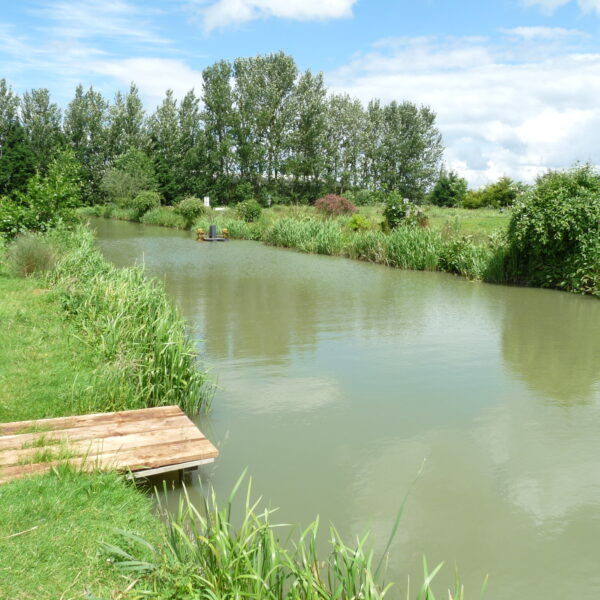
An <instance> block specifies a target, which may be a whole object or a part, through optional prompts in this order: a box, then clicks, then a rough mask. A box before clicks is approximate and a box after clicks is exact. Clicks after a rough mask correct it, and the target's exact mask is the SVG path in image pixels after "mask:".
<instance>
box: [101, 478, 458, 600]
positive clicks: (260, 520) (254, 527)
mask: <svg viewBox="0 0 600 600" xmlns="http://www.w3.org/2000/svg"><path fill="white" fill-rule="evenodd" d="M240 483H241V479H240V480H239V481H238V483H237V484H236V486H235V487H234V491H233V492H232V494H231V495H230V497H229V499H228V500H227V502H226V504H225V506H224V507H222V508H219V507H218V504H217V501H216V498H215V494H214V492H212V494H209V495H208V497H209V498H210V500H209V501H207V500H206V499H203V505H202V506H201V507H200V510H199V509H198V508H197V507H196V506H194V504H193V503H192V502H191V501H190V498H189V497H188V496H187V493H186V494H185V496H184V497H183V498H182V499H181V500H180V504H179V510H178V511H177V512H176V513H175V514H168V513H166V512H165V514H164V522H165V533H164V535H163V539H162V541H161V542H160V543H159V544H152V543H150V542H148V541H147V540H144V539H143V538H141V537H139V536H137V535H135V534H132V533H128V532H122V535H123V545H105V548H106V550H107V551H108V552H109V553H110V554H112V556H113V561H114V564H115V565H116V566H117V567H118V568H120V569H121V570H122V571H123V572H124V573H125V574H127V575H129V576H134V577H135V578H136V579H137V580H141V581H140V585H138V586H137V587H136V588H135V589H134V590H133V592H132V593H133V596H132V597H134V598H153V599H155V600H158V599H161V600H166V599H173V600H174V599H177V600H192V599H196V598H207V599H209V598H210V599H213V600H217V599H237V600H245V599H248V600H250V599H252V600H256V599H261V600H263V599H264V600H382V599H383V598H385V597H386V596H387V595H388V592H389V591H390V589H391V588H392V584H390V583H386V582H385V578H384V577H385V573H384V566H385V561H384V557H382V558H381V559H379V560H376V557H375V556H374V553H373V551H372V550H371V549H369V547H368V544H367V538H368V536H366V535H365V536H363V537H362V538H361V539H358V540H357V542H356V544H355V545H353V546H349V545H347V544H346V543H345V542H344V541H343V540H342V539H341V537H340V535H339V533H338V532H337V530H336V529H335V527H333V526H330V529H329V552H328V554H327V556H320V555H319V554H318V550H317V548H318V543H317V539H318V534H319V520H318V518H317V519H316V520H315V521H314V522H313V523H311V524H310V525H309V526H308V527H307V528H306V529H305V530H304V531H302V532H299V533H297V534H296V535H294V534H293V532H289V531H287V530H288V529H289V526H286V525H281V524H276V523H273V522H272V515H273V513H274V512H275V511H274V510H268V509H259V504H260V500H258V501H252V500H251V486H250V485H249V486H248V488H247V489H248V491H247V494H246V500H245V505H244V506H243V508H242V511H241V518H239V519H238V520H239V525H237V526H235V525H234V524H233V520H234V514H233V513H234V511H233V505H234V497H235V493H236V491H237V490H238V488H239V486H240ZM400 515H401V511H400V513H399V515H398V518H397V519H396V522H395V524H394V527H393V529H392V534H391V536H390V540H389V543H388V545H387V548H386V551H385V552H384V555H385V554H386V553H387V550H389V546H390V544H391V542H392V540H393V537H394V535H395V533H396V531H397V529H398V523H399V520H400ZM286 531H287V535H286V538H287V539H285V540H284V541H281V539H280V533H281V534H284V533H286ZM423 564H424V576H423V583H422V585H421V586H420V588H418V589H417V590H416V591H415V592H416V593H415V595H414V596H413V595H411V590H410V586H408V587H407V590H406V592H405V593H406V598H407V599H408V598H411V597H414V598H416V599H417V600H435V596H434V594H433V590H432V582H433V579H434V578H435V576H436V575H437V573H438V572H439V570H440V569H441V567H442V564H440V565H438V566H436V567H435V568H434V569H433V570H431V571H430V570H429V569H428V567H427V563H426V561H425V560H424V561H423ZM448 597H449V598H450V599H451V600H452V599H455V600H458V599H459V598H463V590H462V586H461V585H460V583H458V582H457V583H456V587H455V590H454V591H449V592H448Z"/></svg>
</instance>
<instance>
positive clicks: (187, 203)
mask: <svg viewBox="0 0 600 600" xmlns="http://www.w3.org/2000/svg"><path fill="white" fill-rule="evenodd" d="M175 212H176V213H177V214H179V215H181V216H182V217H183V219H184V220H185V225H186V227H188V228H189V227H191V226H192V224H193V223H194V221H195V220H196V219H198V218H199V217H201V216H202V215H203V214H205V213H206V207H205V206H204V201H203V200H200V198H196V197H195V196H189V197H188V198H184V199H183V200H181V202H179V203H178V204H177V206H176V207H175Z"/></svg>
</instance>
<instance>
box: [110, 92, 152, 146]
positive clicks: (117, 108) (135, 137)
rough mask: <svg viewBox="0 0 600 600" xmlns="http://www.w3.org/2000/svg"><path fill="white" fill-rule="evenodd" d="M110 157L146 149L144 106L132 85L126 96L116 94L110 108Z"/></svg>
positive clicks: (146, 136)
mask: <svg viewBox="0 0 600 600" xmlns="http://www.w3.org/2000/svg"><path fill="white" fill-rule="evenodd" d="M108 145H109V152H110V155H111V156H112V157H113V158H114V157H116V156H121V155H122V154H124V153H125V152H126V151H127V150H129V148H136V149H137V150H147V149H148V133H147V129H146V115H145V111H144V105H143V103H142V100H141V98H140V95H139V90H138V88H137V86H136V85H135V84H134V83H132V84H131V86H130V88H129V92H128V93H127V94H126V95H123V94H121V92H117V94H116V95H115V100H114V103H113V104H112V106H111V107H110V126H109V128H108Z"/></svg>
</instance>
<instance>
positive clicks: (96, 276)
mask: <svg viewBox="0 0 600 600" xmlns="http://www.w3.org/2000/svg"><path fill="white" fill-rule="evenodd" d="M65 236H66V237H65ZM60 243H61V244H62V245H63V247H64V246H65V245H66V247H68V251H66V252H65V254H64V256H63V258H62V259H61V260H60V261H59V262H58V263H57V266H56V268H55V269H54V271H53V272H52V273H51V274H50V275H49V277H48V282H49V285H50V286H51V287H52V288H53V289H54V290H56V293H57V294H58V295H59V297H60V301H61V304H62V307H63V310H64V311H65V313H66V314H67V315H68V316H69V318H70V320H71V321H72V322H73V323H74V324H75V326H76V327H77V329H78V332H79V336H80V338H81V339H82V340H83V341H84V342H86V343H87V344H89V345H91V346H92V347H93V349H94V353H95V355H97V356H98V357H99V358H100V359H101V361H102V370H101V371H97V372H96V376H97V377H96V381H97V382H98V387H99V388H100V389H101V390H102V393H101V394H97V393H96V394H88V395H87V396H86V397H85V398H84V399H83V400H84V402H83V403H82V404H81V405H80V407H79V409H80V410H81V412H94V411H110V410H128V409H135V408H145V407H152V406H168V405H171V404H178V405H179V406H180V407H181V408H182V409H183V410H185V411H186V412H189V413H197V412H199V411H200V410H201V409H206V408H208V405H209V402H210V398H211V388H210V386H209V385H208V383H207V379H206V376H205V375H204V373H203V372H202V371H200V370H199V364H198V357H197V353H196V350H195V348H194V345H193V342H192V341H191V339H190V338H189V336H188V333H187V330H186V324H185V322H184V321H183V319H182V317H181V316H180V314H179V312H178V310H177V309H176V308H175V306H174V305H173V303H172V302H171V301H170V299H169V298H168V297H167V295H166V292H165V290H164V286H163V284H162V282H160V281H158V280H156V279H149V278H147V277H145V275H144V273H143V271H142V269H140V268H129V269H118V268H116V267H114V266H112V265H111V264H109V263H108V262H107V261H106V260H105V259H104V257H103V256H102V254H101V253H100V251H99V250H98V248H97V247H96V244H95V239H94V237H93V235H92V233H91V232H90V231H89V230H86V229H80V230H78V231H77V232H75V233H70V234H64V236H63V239H61V241H60Z"/></svg>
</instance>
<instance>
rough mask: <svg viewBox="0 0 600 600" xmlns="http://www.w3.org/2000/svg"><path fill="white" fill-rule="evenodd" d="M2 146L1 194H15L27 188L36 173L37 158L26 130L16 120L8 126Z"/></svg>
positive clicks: (0, 160) (0, 166) (0, 158)
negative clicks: (28, 182)
mask: <svg viewBox="0 0 600 600" xmlns="http://www.w3.org/2000/svg"><path fill="white" fill-rule="evenodd" d="M3 137H4V140H3V144H2V146H1V147H0V148H1V149H2V154H1V155H0V195H5V196H13V195H14V194H15V193H17V192H20V191H22V190H24V189H25V187H26V185H27V181H28V180H29V178H30V177H32V176H33V175H34V174H35V167H36V159H35V155H34V153H33V151H32V149H31V146H30V144H29V141H28V140H27V137H26V135H25V130H24V129H23V127H22V126H21V124H20V123H19V122H18V121H17V120H15V121H13V122H12V123H10V124H8V125H7V126H6V129H5V131H4V132H3Z"/></svg>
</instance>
